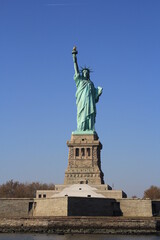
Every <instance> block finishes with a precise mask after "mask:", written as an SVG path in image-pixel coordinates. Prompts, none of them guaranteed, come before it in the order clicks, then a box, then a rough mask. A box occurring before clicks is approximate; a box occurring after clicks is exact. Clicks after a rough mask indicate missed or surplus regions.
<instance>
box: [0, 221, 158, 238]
mask: <svg viewBox="0 0 160 240" xmlns="http://www.w3.org/2000/svg"><path fill="white" fill-rule="evenodd" d="M0 233H51V234H52V233H55V234H136V235H138V234H145V235H149V234H157V235H160V217H158V218H157V217H150V218H135V217H134V218H131V217H130V218H126V217H47V218H40V217H38V218H37V217H36V218H33V217H32V218H0Z"/></svg>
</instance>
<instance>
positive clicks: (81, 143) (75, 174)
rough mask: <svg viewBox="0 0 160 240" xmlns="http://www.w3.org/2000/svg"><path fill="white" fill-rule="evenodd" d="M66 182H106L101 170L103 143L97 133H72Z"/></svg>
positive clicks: (69, 142)
mask: <svg viewBox="0 0 160 240" xmlns="http://www.w3.org/2000/svg"><path fill="white" fill-rule="evenodd" d="M67 145H68V147H69V156H68V167H67V170H66V171H65V179H64V184H65V185H67V184H90V185H96V184H97V185H98V184H104V180H103V172H102V170H101V159H100V155H101V149H102V144H101V143H100V141H99V138H98V136H97V134H72V136H71V140H70V141H67Z"/></svg>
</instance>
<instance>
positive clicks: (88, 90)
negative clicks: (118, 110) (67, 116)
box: [74, 73, 102, 131]
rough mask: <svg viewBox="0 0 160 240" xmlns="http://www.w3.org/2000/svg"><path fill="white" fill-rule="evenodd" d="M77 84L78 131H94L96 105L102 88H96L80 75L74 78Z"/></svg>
mask: <svg viewBox="0 0 160 240" xmlns="http://www.w3.org/2000/svg"><path fill="white" fill-rule="evenodd" d="M74 80H75V83H76V87H77V91H76V104H77V130H78V131H86V130H94V126H95V120H96V103H97V102H98V100H99V96H100V94H101V92H102V88H100V87H98V88H95V87H94V84H93V82H92V81H91V80H90V79H88V80H86V79H83V78H82V76H81V75H80V74H79V73H78V74H76V75H75V76H74Z"/></svg>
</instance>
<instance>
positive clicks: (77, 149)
mask: <svg viewBox="0 0 160 240" xmlns="http://www.w3.org/2000/svg"><path fill="white" fill-rule="evenodd" d="M78 156H79V148H76V157H78Z"/></svg>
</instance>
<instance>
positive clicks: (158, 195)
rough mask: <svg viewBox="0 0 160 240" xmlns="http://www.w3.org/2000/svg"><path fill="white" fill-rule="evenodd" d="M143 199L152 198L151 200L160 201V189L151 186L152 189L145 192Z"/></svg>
mask: <svg viewBox="0 0 160 240" xmlns="http://www.w3.org/2000/svg"><path fill="white" fill-rule="evenodd" d="M143 198H150V199H152V200H153V199H160V188H159V187H157V186H153V185H152V186H151V187H150V188H148V189H146V190H145V191H144V197H143Z"/></svg>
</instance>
